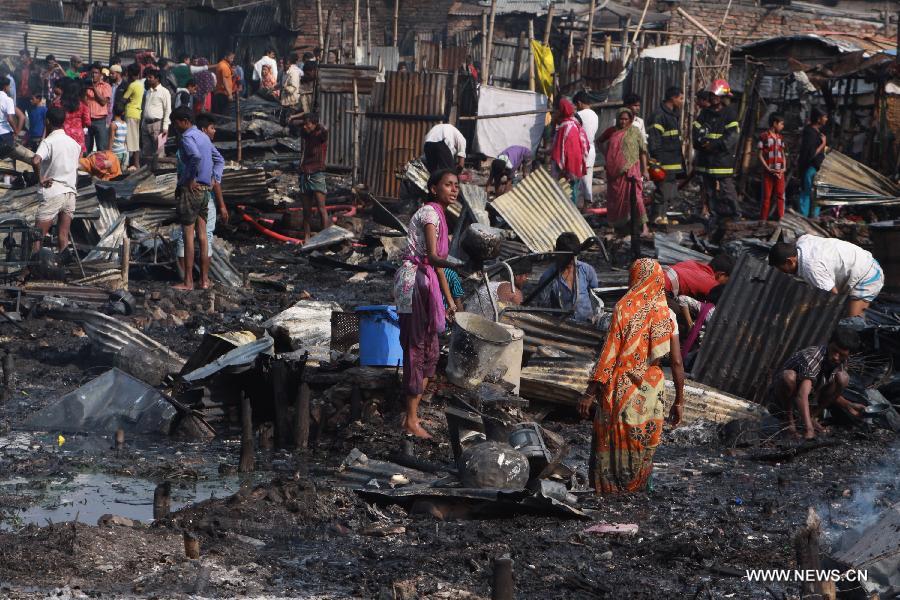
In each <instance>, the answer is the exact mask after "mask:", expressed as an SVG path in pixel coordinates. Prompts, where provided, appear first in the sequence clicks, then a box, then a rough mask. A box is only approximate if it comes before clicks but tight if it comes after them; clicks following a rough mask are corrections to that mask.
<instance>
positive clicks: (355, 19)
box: [352, 0, 359, 65]
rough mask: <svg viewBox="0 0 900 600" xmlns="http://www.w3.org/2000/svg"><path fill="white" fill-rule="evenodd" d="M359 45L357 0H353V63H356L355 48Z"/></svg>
mask: <svg viewBox="0 0 900 600" xmlns="http://www.w3.org/2000/svg"><path fill="white" fill-rule="evenodd" d="M358 47H359V0H353V50H352V52H353V63H352V64H354V65H355V64H356V49H357V48H358Z"/></svg>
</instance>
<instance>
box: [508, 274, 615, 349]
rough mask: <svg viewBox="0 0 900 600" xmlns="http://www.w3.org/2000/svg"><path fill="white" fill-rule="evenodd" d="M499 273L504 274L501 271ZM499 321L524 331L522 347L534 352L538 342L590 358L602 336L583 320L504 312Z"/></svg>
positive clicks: (601, 341)
mask: <svg viewBox="0 0 900 600" xmlns="http://www.w3.org/2000/svg"><path fill="white" fill-rule="evenodd" d="M500 277H501V278H502V277H504V275H503V274H502V272H501V275H500ZM500 321H501V322H503V323H506V324H507V325H512V326H513V327H516V328H517V329H521V330H522V331H524V332H525V340H524V341H525V350H526V351H528V352H537V350H538V348H540V347H541V346H546V347H551V348H556V349H557V350H561V351H563V352H565V353H566V354H568V355H570V356H574V357H578V358H586V359H593V358H595V357H596V356H597V354H598V353H599V352H600V345H601V344H602V343H603V340H604V339H605V336H604V334H603V333H601V332H599V331H597V330H596V329H594V328H592V327H590V326H586V325H584V324H583V323H575V322H573V321H571V320H568V319H562V318H559V317H548V316H544V315H539V314H532V313H524V312H504V313H503V315H502V316H501V317H500Z"/></svg>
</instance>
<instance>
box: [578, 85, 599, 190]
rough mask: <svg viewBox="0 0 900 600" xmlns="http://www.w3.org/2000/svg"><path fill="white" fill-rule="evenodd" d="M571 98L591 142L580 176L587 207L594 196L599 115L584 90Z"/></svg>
mask: <svg viewBox="0 0 900 600" xmlns="http://www.w3.org/2000/svg"><path fill="white" fill-rule="evenodd" d="M573 100H574V101H575V108H576V109H578V118H579V119H581V127H582V129H584V133H585V134H587V138H588V142H590V144H591V147H590V149H589V150H588V155H587V160H586V161H585V164H586V165H587V173H586V174H585V175H584V177H582V178H581V180H582V182H583V185H582V186H581V194H582V196H583V198H584V205H585V206H586V207H587V206H590V205H591V203H592V202H593V197H594V163H595V162H596V161H597V147H596V146H595V145H594V140H595V139H596V138H597V130H598V129H599V128H600V117H598V116H597V113H595V112H594V110H593V109H592V108H591V101H590V98H588V95H587V92H585V91H584V90H582V91H580V92H578V93H577V94H575V97H574V98H573Z"/></svg>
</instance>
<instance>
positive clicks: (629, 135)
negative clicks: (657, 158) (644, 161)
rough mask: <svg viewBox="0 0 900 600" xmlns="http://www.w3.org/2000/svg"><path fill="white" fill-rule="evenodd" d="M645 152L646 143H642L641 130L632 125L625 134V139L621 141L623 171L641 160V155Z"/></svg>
mask: <svg viewBox="0 0 900 600" xmlns="http://www.w3.org/2000/svg"><path fill="white" fill-rule="evenodd" d="M642 152H643V153H645V154H646V152H647V146H646V142H644V136H643V135H641V130H640V129H638V128H637V127H635V126H634V125H632V126H631V127H629V128H628V131H626V132H625V137H624V138H623V139H622V156H623V158H624V159H625V169H626V170H627V169H630V168H631V166H632V165H633V164H634V163H636V162H637V161H639V160H640V159H641V153H642Z"/></svg>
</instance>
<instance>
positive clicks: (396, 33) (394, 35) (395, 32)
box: [392, 0, 400, 48]
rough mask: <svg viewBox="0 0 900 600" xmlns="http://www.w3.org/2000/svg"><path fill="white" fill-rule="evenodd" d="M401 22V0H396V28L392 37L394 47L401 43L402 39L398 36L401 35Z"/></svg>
mask: <svg viewBox="0 0 900 600" xmlns="http://www.w3.org/2000/svg"><path fill="white" fill-rule="evenodd" d="M399 23H400V0H394V30H393V31H392V37H393V40H392V41H393V45H394V48H396V47H398V46H399V45H400V41H399V40H398V39H397V38H398V36H399V35H400V29H399V26H398V25H399Z"/></svg>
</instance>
